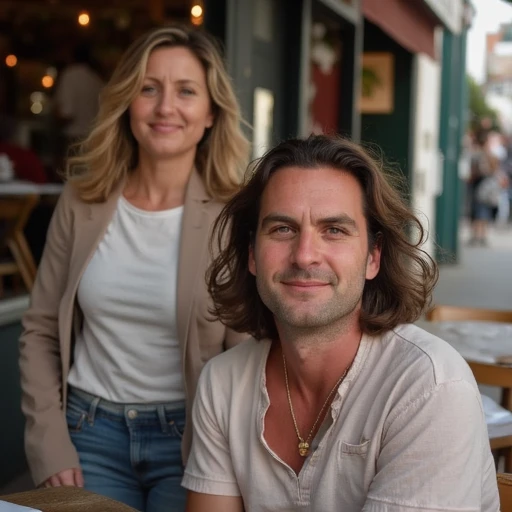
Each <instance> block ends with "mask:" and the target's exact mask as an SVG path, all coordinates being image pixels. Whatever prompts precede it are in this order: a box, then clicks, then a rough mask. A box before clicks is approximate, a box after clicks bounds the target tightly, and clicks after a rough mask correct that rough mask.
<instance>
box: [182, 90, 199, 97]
mask: <svg viewBox="0 0 512 512" xmlns="http://www.w3.org/2000/svg"><path fill="white" fill-rule="evenodd" d="M195 93H196V92H195V91H194V90H192V89H182V90H181V94H183V95H184V96H193V95H194V94H195Z"/></svg>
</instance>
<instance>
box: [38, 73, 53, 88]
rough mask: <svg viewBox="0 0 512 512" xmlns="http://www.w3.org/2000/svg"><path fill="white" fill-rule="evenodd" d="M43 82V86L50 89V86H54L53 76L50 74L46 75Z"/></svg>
mask: <svg viewBox="0 0 512 512" xmlns="http://www.w3.org/2000/svg"><path fill="white" fill-rule="evenodd" d="M41 83H42V84H43V87H46V88H47V89H49V88H50V87H53V78H52V77H51V76H50V75H44V76H43V78H42V80H41Z"/></svg>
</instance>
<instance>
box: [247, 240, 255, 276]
mask: <svg viewBox="0 0 512 512" xmlns="http://www.w3.org/2000/svg"><path fill="white" fill-rule="evenodd" d="M247 264H248V267H249V272H250V273H251V274H252V275H253V276H255V275H256V260H255V259H254V242H251V244H250V245H249V261H248V262H247Z"/></svg>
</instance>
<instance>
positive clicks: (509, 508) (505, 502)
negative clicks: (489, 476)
mask: <svg viewBox="0 0 512 512" xmlns="http://www.w3.org/2000/svg"><path fill="white" fill-rule="evenodd" d="M497 477H498V491H499V493H500V504H501V507H500V510H501V512H512V475H511V474H510V473H498V475H497Z"/></svg>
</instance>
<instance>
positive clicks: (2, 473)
mask: <svg viewBox="0 0 512 512" xmlns="http://www.w3.org/2000/svg"><path fill="white" fill-rule="evenodd" d="M20 334H21V325H20V324H19V323H16V324H11V325H4V326H0V390H2V391H1V394H0V414H1V415H2V422H1V423H0V486H1V485H4V484H6V483H7V482H9V481H10V480H12V479H13V478H14V477H16V476H18V475H19V474H20V473H22V472H23V471H24V470H25V469H26V467H27V465H26V461H25V454H24V449H23V429H24V424H25V422H24V418H23V415H22V413H21V408H20V400H21V390H20V372H19V366H18V339H19V337H20Z"/></svg>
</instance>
